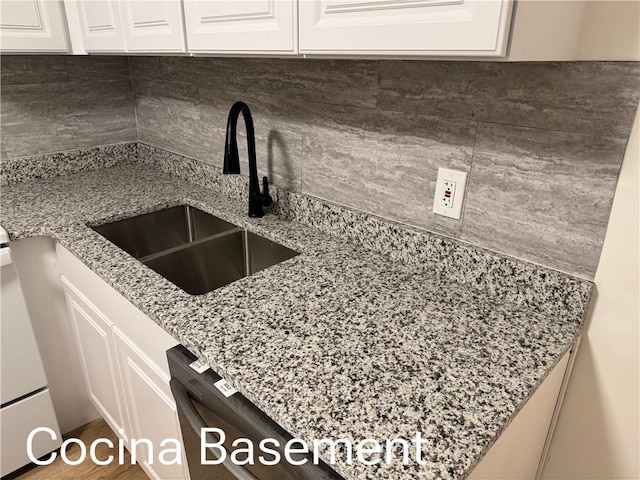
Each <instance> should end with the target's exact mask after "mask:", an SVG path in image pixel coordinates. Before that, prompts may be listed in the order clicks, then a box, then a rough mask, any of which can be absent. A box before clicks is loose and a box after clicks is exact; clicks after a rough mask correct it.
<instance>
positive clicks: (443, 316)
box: [0, 164, 591, 480]
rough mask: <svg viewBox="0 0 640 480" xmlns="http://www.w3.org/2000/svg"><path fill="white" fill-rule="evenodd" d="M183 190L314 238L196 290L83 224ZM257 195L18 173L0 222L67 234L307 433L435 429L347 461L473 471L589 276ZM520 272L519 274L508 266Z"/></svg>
mask: <svg viewBox="0 0 640 480" xmlns="http://www.w3.org/2000/svg"><path fill="white" fill-rule="evenodd" d="M184 203H187V204H190V205H193V206H196V207H198V208H201V209H203V210H205V211H208V212H211V213H214V214H216V215H218V216H220V217H222V218H224V219H226V220H229V221H231V222H233V223H236V224H239V225H242V226H246V227H247V228H249V229H250V230H252V231H255V232H257V233H259V234H262V235H264V236H266V237H268V238H271V239H273V240H276V241H278V242H280V243H282V244H284V245H286V246H288V247H290V248H293V249H295V250H298V251H299V252H302V255H299V256H297V257H295V258H293V259H291V260H288V261H286V262H284V263H281V264H279V265H277V266H274V267H272V268H270V269H267V270H265V271H262V272H260V273H258V274H256V275H255V276H252V277H249V278H246V279H243V280H240V281H237V282H234V283H232V284H230V285H228V286H226V287H224V288H221V289H218V290H215V291H213V292H210V293H208V294H206V295H202V296H197V297H194V296H191V295H188V294H186V293H184V292H183V291H182V290H180V289H179V288H177V287H176V286H174V285H173V284H172V283H170V282H168V281H167V280H165V279H163V278H162V277H160V276H159V275H158V274H156V273H155V272H153V271H152V270H150V269H148V268H147V267H145V266H144V265H142V264H141V263H139V262H138V261H136V260H134V259H133V258H132V257H130V256H128V255H127V254H125V253H124V252H123V251H121V250H119V249H118V248H117V247H115V246H114V245H112V244H111V243H110V242H108V241H107V240H106V239H104V238H103V237H101V236H100V235H98V234H97V233H95V232H94V231H93V230H91V229H90V228H88V227H87V226H86V224H87V223H90V224H99V223H102V222H105V221H108V220H115V219H119V218H124V217H129V216H132V215H135V214H138V213H142V212H148V211H152V210H157V209H160V208H162V207H166V206H172V205H178V204H184ZM297 211H298V212H301V210H297ZM245 212H246V205H245V203H244V202H241V201H238V200H237V199H234V198H230V197H227V196H225V195H221V194H220V193H215V192H212V191H211V190H208V189H205V188H202V187H200V186H197V185H194V184H192V183H188V182H186V181H184V180H181V179H179V178H177V177H176V176H175V175H170V174H168V173H165V172H161V171H159V170H156V169H151V168H149V166H148V165H147V164H130V165H122V166H116V167H114V168H107V169H102V170H96V171H86V172H82V173H76V174H71V175H67V176H61V177H57V178H52V179H46V180H38V181H30V182H25V183H16V184H12V185H8V186H6V187H4V188H3V192H2V209H1V214H0V224H2V225H3V226H4V227H5V228H6V229H7V231H8V232H9V233H10V235H11V237H12V239H14V240H15V239H19V238H24V237H28V236H36V235H50V236H52V237H54V238H55V239H57V240H58V241H59V242H61V244H62V245H64V246H65V247H66V248H68V249H69V250H70V251H71V252H73V253H74V254H75V255H76V256H77V257H78V258H80V259H81V260H82V261H83V262H84V263H85V264H87V265H88V266H89V267H91V268H92V269H93V270H94V271H95V272H96V273H97V274H98V275H100V276H101V277H102V278H103V279H104V280H105V281H106V282H107V283H109V284H110V285H112V286H113V287H114V288H115V289H116V290H118V291H119V292H121V293H122V294H123V295H124V296H125V297H126V298H128V299H129V300H130V301H131V302H132V303H134V304H135V305H137V306H138V307H139V308H140V309H141V310H142V311H143V312H145V313H146V314H147V315H149V316H150V317H151V318H152V319H153V320H154V321H156V322H157V323H158V324H160V325H161V326H163V327H164V328H165V329H166V330H167V331H168V332H169V333H171V334H172V335H173V336H174V337H175V338H176V339H178V340H179V341H180V342H182V343H183V344H184V345H185V346H187V347H188V348H189V349H191V350H192V351H193V352H194V353H196V354H198V355H199V356H200V357H201V358H203V359H205V360H206V361H207V362H208V363H209V364H210V365H211V366H212V367H213V369H214V370H216V371H217V372H218V373H220V374H221V375H223V376H224V377H225V378H227V379H228V380H229V381H230V382H231V383H232V384H233V386H234V387H236V388H237V389H238V390H239V391H241V392H242V393H243V394H244V395H245V396H247V397H248V398H249V399H250V400H252V401H253V402H254V403H255V404H256V405H258V406H259V407H260V408H261V409H262V410H264V411H265V412H266V413H267V414H268V415H270V416H271V417H272V418H273V419H274V420H276V421H277V422H278V423H280V424H281V425H282V426H283V427H284V428H285V429H287V430H288V431H289V432H290V433H291V434H292V435H295V436H299V437H301V438H303V439H306V440H307V441H312V440H313V439H321V438H324V437H330V438H346V439H351V440H353V441H359V440H362V439H364V438H367V437H369V438H376V439H379V440H381V441H384V440H385V439H387V438H389V437H403V438H407V439H411V438H413V436H414V435H415V433H416V431H419V432H421V433H422V435H423V438H424V444H423V445H424V447H423V452H424V453H423V458H424V459H426V460H427V463H426V465H424V466H418V465H414V464H412V465H410V466H408V467H403V466H402V464H401V463H400V462H399V461H396V462H394V463H392V464H390V465H384V464H382V465H376V466H363V465H360V464H358V463H354V464H353V465H348V464H346V463H345V462H340V463H339V464H338V465H336V466H335V468H336V470H337V471H338V472H340V473H341V474H342V475H343V476H344V477H345V478H347V479H353V480H356V479H357V480H364V479H386V478H393V479H414V478H420V479H423V478H424V479H436V478H464V477H465V476H466V475H467V474H468V473H469V472H470V471H471V469H472V468H473V466H474V465H475V464H476V463H477V462H478V461H479V460H480V458H481V457H482V455H483V454H484V453H486V451H487V450H488V448H489V446H490V445H491V444H492V443H493V441H495V440H496V438H497V437H498V436H499V434H500V432H501V431H502V430H503V429H504V428H505V427H506V425H507V424H508V422H509V421H510V419H511V418H512V417H513V416H514V415H515V413H516V412H517V411H518V410H519V409H520V408H521V407H522V406H523V404H524V402H525V401H526V399H527V398H528V397H529V396H530V395H531V394H532V392H533V391H534V390H535V388H536V386H537V385H538V384H539V383H540V382H541V381H542V380H543V379H544V378H545V376H546V374H547V373H548V372H549V370H550V369H551V368H552V367H553V366H554V365H555V364H556V363H557V361H558V360H559V359H560V357H561V356H562V355H563V353H564V352H565V351H566V350H567V349H568V348H569V347H570V345H571V343H572V341H573V340H574V339H575V337H576V335H578V334H579V331H580V326H581V319H582V315H583V312H584V309H585V306H586V302H587V301H588V297H589V294H590V290H591V284H590V283H589V282H586V281H580V280H576V279H571V278H570V277H566V276H564V275H560V274H557V273H554V272H549V271H548V270H546V269H538V268H536V267H533V266H531V265H528V264H521V263H519V262H515V261H513V260H510V259H503V260H500V257H497V256H495V258H494V259H492V260H491V259H488V257H487V255H488V254H487V253H486V252H482V251H480V252H479V253H478V252H476V253H474V252H473V249H471V248H470V247H464V248H453V247H449V250H447V249H444V250H442V249H439V248H436V247H437V243H434V244H433V248H431V247H429V248H427V250H425V251H429V252H432V253H425V254H424V255H426V256H424V257H421V258H422V261H411V260H412V259H411V258H410V257H411V255H410V254H406V255H405V257H406V258H404V257H402V256H399V254H398V253H393V252H391V253H390V254H381V253H376V252H374V251H372V250H367V249H364V248H362V247H361V246H360V245H359V244H358V243H355V242H352V241H348V240H347V239H340V238H338V237H336V236H331V235H329V234H327V233H325V232H322V231H321V230H318V229H315V228H312V227H309V226H305V225H303V224H301V223H295V222H292V221H291V220H288V219H286V218H283V217H278V216H275V215H269V216H266V217H264V218H263V219H249V218H248V217H246V214H245ZM316 214H318V215H319V213H317V212H308V213H307V214H306V215H308V216H311V217H312V216H314V215H316ZM330 214H331V215H338V213H336V211H331V212H330ZM319 221H320V220H319ZM322 221H323V222H324V220H322ZM325 223H327V225H333V226H335V225H343V227H341V228H342V230H344V231H349V230H350V229H351V230H353V229H356V230H357V229H359V228H364V227H359V226H353V225H352V226H349V222H347V223H346V224H345V223H344V222H343V221H342V220H336V219H333V220H331V221H330V220H327V221H326V222H325ZM331 228H333V227H331ZM331 228H327V230H331ZM367 228H368V227H367ZM367 228H364V230H363V232H364V234H365V236H367V235H369V232H370V230H368V229H367ZM376 228H377V227H376ZM392 233H394V232H393V228H392V229H391V231H390V232H388V233H385V234H384V235H391V234H392ZM354 235H355V234H354ZM378 236H379V237H380V238H379V239H377V240H376V242H377V243H381V244H389V243H391V244H393V243H405V244H406V245H412V244H413V243H414V242H418V240H417V239H416V238H407V239H404V238H400V237H399V234H398V233H394V235H391V237H393V238H390V239H383V238H382V236H383V235H382V234H379V235H378ZM437 238H439V237H437ZM372 242H373V240H372ZM451 243H452V244H453V242H451ZM374 248H375V246H374ZM416 248H417V247H416ZM376 249H377V250H379V251H384V248H382V247H380V248H376ZM394 251H395V250H394ZM433 252H436V253H437V255H435V254H434V253H433ZM438 252H440V253H438ZM438 255H440V256H438ZM452 257H453V258H452ZM438 258H440V259H441V261H443V262H450V263H445V264H444V265H435V264H434V263H433V262H434V261H436V259H438ZM402 259H407V260H409V261H408V262H403V261H401V260H402ZM483 259H484V260H483ZM489 260H491V261H489ZM510 273H515V275H513V277H512V279H511V283H512V284H511V290H509V285H510V283H509V281H507V280H506V279H505V278H503V279H502V280H497V279H499V278H500V277H504V276H505V275H508V274H510ZM550 273H553V274H550ZM474 279H475V280H474ZM477 279H479V280H477ZM492 282H493V283H492ZM550 292H555V293H550Z"/></svg>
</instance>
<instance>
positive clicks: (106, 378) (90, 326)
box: [62, 276, 127, 439]
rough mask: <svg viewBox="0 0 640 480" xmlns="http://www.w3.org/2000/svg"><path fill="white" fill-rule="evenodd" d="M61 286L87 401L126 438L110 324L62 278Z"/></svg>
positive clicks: (111, 324)
mask: <svg viewBox="0 0 640 480" xmlns="http://www.w3.org/2000/svg"><path fill="white" fill-rule="evenodd" d="M62 283H63V285H64V291H65V295H66V297H67V305H68V307H69V314H70V316H71V322H72V324H73V331H74V335H75V340H76V346H77V347H78V355H79V356H80V365H81V367H82V374H83V377H84V383H85V386H86V388H87V394H88V395H89V399H90V400H91V402H92V403H93V405H94V406H95V407H96V408H97V409H98V411H99V412H100V414H101V415H102V417H103V418H104V419H105V420H106V421H107V423H108V424H109V426H110V427H111V428H112V429H113V430H114V431H115V432H117V433H118V434H119V435H120V436H123V437H124V438H125V439H126V438H127V437H126V430H125V428H124V415H123V408H122V407H123V406H122V400H121V396H120V390H121V389H120V379H119V372H118V365H117V363H116V362H117V360H116V357H115V351H114V349H113V338H112V326H113V323H112V322H110V321H109V320H108V319H107V318H105V317H104V315H102V314H101V313H100V312H99V311H98V310H97V309H96V308H95V307H94V306H93V305H92V304H91V302H89V301H88V300H87V299H86V298H85V297H84V296H83V295H82V294H81V293H80V292H79V291H78V290H77V289H76V288H75V287H74V286H73V285H72V284H71V283H70V282H69V281H68V280H67V279H66V278H65V277H64V276H63V277H62Z"/></svg>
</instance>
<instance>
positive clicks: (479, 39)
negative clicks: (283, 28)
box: [299, 0, 512, 57]
mask: <svg viewBox="0 0 640 480" xmlns="http://www.w3.org/2000/svg"><path fill="white" fill-rule="evenodd" d="M511 8H512V1H511V0H300V5H299V9H300V12H299V22H300V39H299V41H300V53H306V54H323V55H331V56H338V55H403V56H416V55H421V56H436V55H437V56H483V57H488V56H504V55H505V54H506V50H507V43H508V36H509V25H510V22H511Z"/></svg>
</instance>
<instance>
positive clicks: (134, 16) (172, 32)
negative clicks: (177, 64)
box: [120, 0, 189, 53]
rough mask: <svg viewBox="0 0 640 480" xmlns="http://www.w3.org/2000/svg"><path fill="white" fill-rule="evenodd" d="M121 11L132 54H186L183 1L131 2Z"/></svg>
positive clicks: (128, 48) (127, 41) (127, 44)
mask: <svg viewBox="0 0 640 480" xmlns="http://www.w3.org/2000/svg"><path fill="white" fill-rule="evenodd" d="M187 3H189V2H187ZM120 8H121V9H122V21H123V26H124V37H125V45H126V48H127V51H128V52H136V53H145V52H159V53H161V52H174V53H175V52H185V51H186V48H185V42H184V21H183V19H182V6H181V4H180V1H179V0H157V1H148V0H129V1H126V2H121V7H120Z"/></svg>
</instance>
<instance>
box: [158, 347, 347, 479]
mask: <svg viewBox="0 0 640 480" xmlns="http://www.w3.org/2000/svg"><path fill="white" fill-rule="evenodd" d="M167 358H168V361H169V370H170V372H171V391H172V392H173V396H174V398H175V400H176V407H177V410H178V416H179V418H180V428H181V430H182V439H183V445H184V450H185V453H186V458H187V463H188V465H189V474H190V476H191V480H213V479H215V480H227V479H228V480H237V479H239V480H289V479H291V480H341V479H342V477H341V476H340V475H338V474H337V473H336V472H334V471H333V470H332V469H330V468H329V467H328V466H327V465H325V464H324V463H322V462H320V463H319V464H318V465H316V464H314V463H313V462H312V460H313V459H312V457H311V455H300V454H298V455H292V457H294V460H296V461H301V460H302V459H303V458H306V459H307V462H306V463H304V464H303V465H292V464H290V463H288V462H287V461H286V460H284V455H283V448H282V447H283V446H284V445H285V444H286V443H287V441H289V440H290V439H292V437H291V435H289V433H287V432H286V431H285V430H284V429H283V428H282V427H280V426H279V425H278V424H277V423H275V422H274V421H273V420H272V419H271V418H269V417H268V416H267V415H266V414H265V413H264V412H262V411H261V410H260V409H258V408H257V407H256V406H255V405H253V404H252V403H251V402H250V401H249V400H247V399H246V398H245V397H243V396H242V395H241V394H240V393H234V394H232V395H230V396H228V397H227V396H225V394H224V393H222V391H221V390H220V388H219V387H218V386H216V383H218V382H220V381H221V380H222V377H220V376H219V375H218V374H216V373H215V372H214V371H213V370H211V369H210V368H207V370H205V371H201V373H199V372H198V371H196V370H195V369H194V367H192V364H194V362H196V361H197V358H196V357H195V356H194V355H193V354H192V353H191V352H189V351H188V350H187V349H186V348H185V347H183V346H182V345H178V346H176V347H174V348H172V349H170V350H168V351H167ZM218 385H219V383H218ZM223 390H224V389H223ZM203 428H219V429H221V430H222V431H223V432H224V433H225V438H226V439H225V441H224V448H225V450H226V460H225V461H224V462H223V463H221V464H219V465H209V464H204V465H203V464H202V461H201V460H202V457H201V455H206V458H207V460H214V459H219V458H220V456H219V455H218V454H219V451H218V450H217V449H210V448H207V449H206V450H204V449H202V448H201V435H202V429H203ZM207 435H208V437H207V441H208V442H218V441H219V439H220V438H219V437H215V436H212V434H207ZM238 438H246V439H249V440H251V441H252V443H253V445H255V446H258V445H259V444H260V442H261V441H262V440H263V439H266V438H269V439H274V440H277V442H278V444H279V445H280V447H279V448H277V447H273V449H274V450H277V451H278V452H279V454H280V456H281V459H282V460H281V461H280V462H279V463H277V464H275V465H272V466H267V465H263V464H262V463H261V462H257V461H256V462H255V463H254V464H253V465H249V464H247V465H236V464H235V463H233V462H231V461H230V452H231V451H232V450H233V446H232V443H233V441H234V440H235V439H238ZM269 448H272V447H269ZM255 450H256V453H255V456H256V457H257V456H258V454H259V453H258V448H256V449H255Z"/></svg>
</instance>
